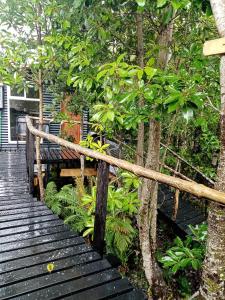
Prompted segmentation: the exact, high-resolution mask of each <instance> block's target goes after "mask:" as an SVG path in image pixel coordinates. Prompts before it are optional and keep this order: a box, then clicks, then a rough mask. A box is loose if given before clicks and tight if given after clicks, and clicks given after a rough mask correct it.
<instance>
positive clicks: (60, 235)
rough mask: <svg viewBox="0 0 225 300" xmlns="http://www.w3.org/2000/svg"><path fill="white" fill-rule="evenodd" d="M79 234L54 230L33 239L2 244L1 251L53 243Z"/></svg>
mask: <svg viewBox="0 0 225 300" xmlns="http://www.w3.org/2000/svg"><path fill="white" fill-rule="evenodd" d="M77 236H78V234H77V233H75V232H72V231H61V232H56V233H54V232H53V233H52V234H49V235H45V236H37V237H32V238H31V239H28V240H21V241H20V240H18V241H14V242H13V243H11V242H10V243H4V244H1V245H0V252H5V251H10V250H18V249H22V248H27V247H32V246H36V245H42V244H46V243H51V242H54V241H60V240H65V239H68V238H70V237H77Z"/></svg>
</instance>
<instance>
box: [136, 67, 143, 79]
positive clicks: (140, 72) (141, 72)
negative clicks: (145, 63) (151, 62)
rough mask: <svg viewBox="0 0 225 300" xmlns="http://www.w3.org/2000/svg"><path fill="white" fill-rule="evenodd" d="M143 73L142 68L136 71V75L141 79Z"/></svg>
mask: <svg viewBox="0 0 225 300" xmlns="http://www.w3.org/2000/svg"><path fill="white" fill-rule="evenodd" d="M143 73H144V71H143V70H142V69H140V70H138V71H137V77H138V79H139V80H141V79H142V76H143Z"/></svg>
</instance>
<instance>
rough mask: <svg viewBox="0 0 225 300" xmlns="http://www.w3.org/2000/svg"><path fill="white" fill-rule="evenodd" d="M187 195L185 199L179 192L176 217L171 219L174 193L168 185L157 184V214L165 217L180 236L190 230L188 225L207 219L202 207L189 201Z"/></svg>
mask: <svg viewBox="0 0 225 300" xmlns="http://www.w3.org/2000/svg"><path fill="white" fill-rule="evenodd" d="M186 195H187V194H186ZM187 196H188V198H187V199H185V198H184V194H182V193H181V194H180V197H179V206H178V210H177V215H176V219H175V220H173V208H174V193H172V192H171V190H170V188H169V187H168V186H165V185H160V186H159V196H158V206H159V207H158V212H159V215H160V216H162V217H163V218H166V220H167V222H168V223H170V224H171V225H172V226H173V227H174V229H175V231H176V232H177V234H179V235H181V236H184V235H186V234H188V233H190V232H191V231H190V228H189V227H188V225H193V226H195V225H198V224H201V223H202V222H205V221H206V219H207V217H206V213H205V212H204V210H203V208H201V207H200V206H198V205H197V204H195V203H194V202H192V201H190V195H187ZM199 201H201V200H199Z"/></svg>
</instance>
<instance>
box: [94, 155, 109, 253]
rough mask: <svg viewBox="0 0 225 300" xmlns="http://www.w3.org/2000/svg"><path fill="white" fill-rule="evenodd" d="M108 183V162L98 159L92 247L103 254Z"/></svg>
mask: <svg viewBox="0 0 225 300" xmlns="http://www.w3.org/2000/svg"><path fill="white" fill-rule="evenodd" d="M108 185H109V164H108V163H107V162H105V161H102V160H100V161H99V163H98V171H97V195H96V209H95V223H94V241H93V246H94V248H95V249H96V250H97V251H98V252H99V253H100V254H101V255H103V251H104V246H105V242H104V238H105V227H106V214H107V197H108Z"/></svg>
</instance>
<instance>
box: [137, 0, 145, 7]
mask: <svg viewBox="0 0 225 300" xmlns="http://www.w3.org/2000/svg"><path fill="white" fill-rule="evenodd" d="M136 2H137V4H138V6H140V7H144V6H145V2H146V1H145V0H136Z"/></svg>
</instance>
